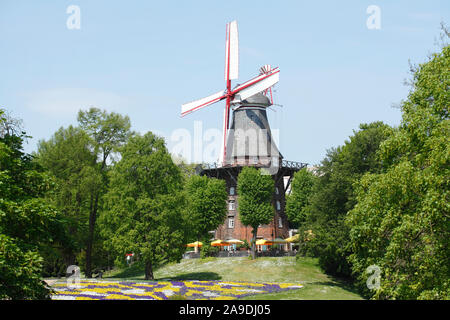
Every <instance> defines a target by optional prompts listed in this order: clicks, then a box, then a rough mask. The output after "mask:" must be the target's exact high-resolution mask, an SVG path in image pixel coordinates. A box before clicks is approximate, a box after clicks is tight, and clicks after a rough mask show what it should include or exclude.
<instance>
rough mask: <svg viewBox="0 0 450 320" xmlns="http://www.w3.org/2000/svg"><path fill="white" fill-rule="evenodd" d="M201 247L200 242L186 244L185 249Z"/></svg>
mask: <svg viewBox="0 0 450 320" xmlns="http://www.w3.org/2000/svg"><path fill="white" fill-rule="evenodd" d="M202 245H203V243H202V242H200V241H195V242H191V243H188V244H187V245H186V247H190V248H192V247H201V246H202Z"/></svg>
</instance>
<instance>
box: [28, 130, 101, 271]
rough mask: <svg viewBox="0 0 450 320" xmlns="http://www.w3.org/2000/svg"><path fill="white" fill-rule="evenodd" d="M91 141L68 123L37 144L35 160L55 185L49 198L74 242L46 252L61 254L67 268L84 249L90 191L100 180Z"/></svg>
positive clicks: (84, 133)
mask: <svg viewBox="0 0 450 320" xmlns="http://www.w3.org/2000/svg"><path fill="white" fill-rule="evenodd" d="M90 143H91V141H90V138H89V136H88V134H87V133H86V132H85V131H84V130H82V129H80V128H78V127H73V126H69V127H68V128H66V129H64V128H60V129H59V130H58V131H57V132H56V133H55V134H54V135H53V136H52V137H51V138H50V139H49V140H48V141H44V140H41V141H39V144H38V152H37V155H36V161H38V162H39V164H41V165H42V166H43V167H44V168H46V169H47V170H48V172H49V173H51V175H52V176H53V177H54V179H55V188H54V190H53V192H52V193H51V194H50V195H49V197H48V199H49V201H51V202H52V203H53V204H54V205H55V206H56V207H57V208H58V209H59V211H60V212H61V213H63V214H64V216H65V218H66V219H67V221H68V222H69V225H68V232H69V234H70V235H71V237H72V239H73V241H74V244H75V246H74V247H73V248H70V247H69V248H63V249H62V253H61V254H58V253H53V254H51V253H49V255H51V256H56V257H57V256H58V255H62V256H63V257H62V259H63V263H64V265H65V267H66V268H67V266H69V265H72V264H75V257H76V255H77V254H78V253H79V252H80V250H82V249H83V248H86V245H87V244H86V242H87V238H88V229H87V228H86V226H87V222H88V219H89V214H90V206H91V203H92V201H91V199H92V194H93V193H94V192H96V191H97V190H98V189H100V186H101V183H102V177H101V174H100V172H99V170H97V166H96V161H97V155H96V154H95V153H94V152H93V151H92V150H91V145H90ZM49 258H50V257H48V258H47V259H46V262H48V260H49ZM56 259H57V258H56ZM78 263H79V262H78Z"/></svg>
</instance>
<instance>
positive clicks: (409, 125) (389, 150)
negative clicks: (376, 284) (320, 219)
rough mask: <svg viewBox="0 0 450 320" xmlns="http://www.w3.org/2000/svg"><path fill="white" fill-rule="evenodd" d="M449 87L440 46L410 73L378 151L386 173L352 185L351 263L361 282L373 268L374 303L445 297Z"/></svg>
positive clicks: (449, 274) (447, 50)
mask: <svg viewBox="0 0 450 320" xmlns="http://www.w3.org/2000/svg"><path fill="white" fill-rule="evenodd" d="M449 87H450V47H449V46H446V47H444V48H443V50H442V52H440V53H437V54H433V55H432V56H431V57H430V60H429V61H427V62H426V63H423V64H421V65H420V66H419V67H418V68H417V70H416V71H415V73H414V75H413V86H412V91H411V92H410V94H409V96H408V99H407V100H405V101H404V102H403V103H402V114H403V116H402V123H401V125H400V127H399V128H398V130H395V132H394V133H393V134H392V136H391V137H389V138H388V139H387V140H386V141H384V142H383V143H382V145H381V147H380V151H379V156H380V159H381V163H382V164H383V165H384V167H385V172H382V173H372V174H366V175H365V176H364V177H363V178H362V179H361V181H360V182H359V183H358V186H357V191H356V200H357V205H356V206H355V207H354V209H353V210H352V211H351V212H350V214H349V216H348V218H347V222H348V225H349V227H350V228H351V231H350V240H351V249H352V255H351V256H350V261H351V262H352V264H353V272H354V273H355V275H356V276H357V278H358V279H359V280H360V281H361V283H364V281H366V278H367V274H366V273H365V272H364V270H365V269H366V268H367V267H368V266H369V265H372V264H375V265H378V266H379V268H380V269H381V272H382V274H381V285H380V288H379V289H378V290H376V292H375V294H374V297H375V298H384V299H434V298H441V299H442V298H444V299H448V298H449V297H450V286H449V285H450V282H449V279H450V268H449V267H450V266H449V263H448V262H449V261H450V248H449V241H450V240H449V239H450V223H449V212H450V210H449V209H450V205H449V204H450V201H449V182H450V181H449V177H450V143H449V142H450V141H449V132H450V131H449V129H450V127H449V112H448V106H449V105H450V92H449ZM367 239H372V241H368V240H367Z"/></svg>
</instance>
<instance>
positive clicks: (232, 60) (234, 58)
mask: <svg viewBox="0 0 450 320" xmlns="http://www.w3.org/2000/svg"><path fill="white" fill-rule="evenodd" d="M238 76H239V37H238V28H237V21H236V20H235V21H232V22H230V23H228V24H227V36H226V44H225V81H227V82H228V80H234V79H237V78H238Z"/></svg>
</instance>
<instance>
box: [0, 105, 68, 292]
mask: <svg viewBox="0 0 450 320" xmlns="http://www.w3.org/2000/svg"><path fill="white" fill-rule="evenodd" d="M1 113H2V112H1V110H0V115H1ZM1 121H2V120H0V122H1ZM24 137H25V133H24V132H22V133H21V134H20V135H15V131H8V132H6V133H5V134H4V135H2V136H1V137H0V299H49V298H50V293H51V291H50V290H49V288H47V286H46V285H45V283H44V282H43V281H42V280H41V279H40V277H41V275H42V262H43V260H42V257H41V255H40V251H42V250H43V248H45V247H48V246H52V245H56V244H58V243H59V244H60V245H66V246H69V245H70V242H69V241H68V240H67V237H66V233H65V221H64V219H63V217H62V216H61V214H60V213H59V212H58V211H57V210H56V209H55V208H54V207H53V206H51V205H49V204H48V203H47V202H46V201H45V199H44V196H45V194H46V193H47V192H48V191H49V190H50V189H51V187H52V181H51V179H49V177H48V175H47V174H46V173H45V172H44V171H43V170H42V168H41V167H40V166H39V165H38V164H37V163H36V162H34V161H33V157H32V156H31V155H29V154H25V153H23V151H22V143H23V138H24Z"/></svg>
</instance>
